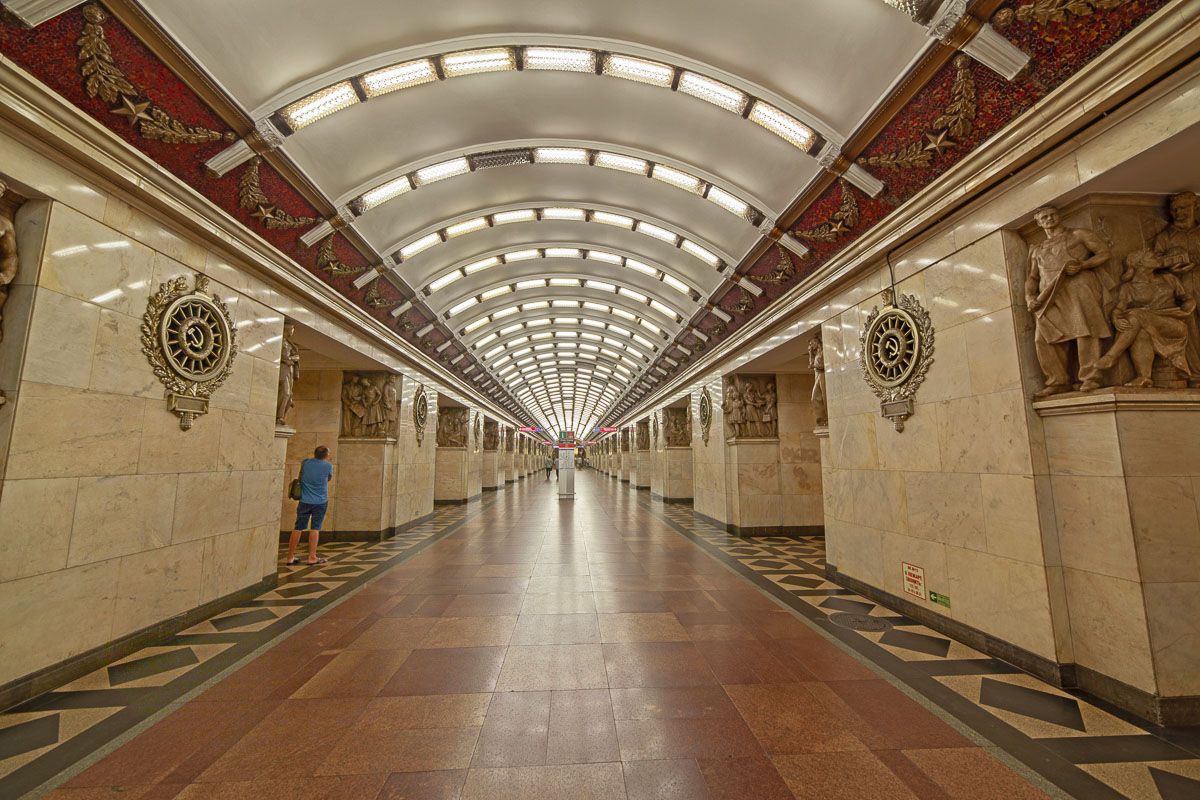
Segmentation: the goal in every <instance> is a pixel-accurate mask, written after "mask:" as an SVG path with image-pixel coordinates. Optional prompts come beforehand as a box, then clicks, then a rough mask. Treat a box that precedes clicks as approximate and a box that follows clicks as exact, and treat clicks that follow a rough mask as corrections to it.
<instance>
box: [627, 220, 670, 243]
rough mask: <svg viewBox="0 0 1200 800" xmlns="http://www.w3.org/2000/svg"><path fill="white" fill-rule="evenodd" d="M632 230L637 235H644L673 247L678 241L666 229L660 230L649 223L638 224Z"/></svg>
mask: <svg viewBox="0 0 1200 800" xmlns="http://www.w3.org/2000/svg"><path fill="white" fill-rule="evenodd" d="M634 230H635V231H637V232H638V233H644V234H646V235H647V236H653V237H654V238H655V239H658V240H659V241H662V242H667V243H669V244H671V245H674V244H675V243H677V242H678V241H679V237H678V236H676V235H675V234H673V233H671V232H670V231H669V230H667V229H666V228H660V227H658V226H657V225H652V224H650V223H649V222H639V223H638V224H637V227H636V228H634Z"/></svg>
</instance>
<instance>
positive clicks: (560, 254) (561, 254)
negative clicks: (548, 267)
mask: <svg viewBox="0 0 1200 800" xmlns="http://www.w3.org/2000/svg"><path fill="white" fill-rule="evenodd" d="M546 258H583V251H582V250H580V249H578V248H575V247H547V248H546Z"/></svg>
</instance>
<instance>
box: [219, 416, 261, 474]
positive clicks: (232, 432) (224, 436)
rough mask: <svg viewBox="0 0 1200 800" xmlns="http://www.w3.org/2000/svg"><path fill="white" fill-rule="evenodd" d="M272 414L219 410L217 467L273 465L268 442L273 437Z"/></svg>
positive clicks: (237, 467)
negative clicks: (219, 432) (219, 436)
mask: <svg viewBox="0 0 1200 800" xmlns="http://www.w3.org/2000/svg"><path fill="white" fill-rule="evenodd" d="M273 417H274V415H265V414H248V413H245V412H242V411H231V410H228V409H226V410H223V411H221V412H220V420H221V443H220V448H219V450H218V453H217V466H218V468H220V469H237V470H245V469H267V468H269V467H272V466H274V464H272V461H273V460H274V455H273V451H272V448H271V443H272V442H273V441H274V439H275V420H274V418H273Z"/></svg>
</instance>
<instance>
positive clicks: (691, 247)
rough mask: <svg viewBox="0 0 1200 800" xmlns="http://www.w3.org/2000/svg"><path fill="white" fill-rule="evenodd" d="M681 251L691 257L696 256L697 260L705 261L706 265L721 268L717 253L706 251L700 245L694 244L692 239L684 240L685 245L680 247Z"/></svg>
mask: <svg viewBox="0 0 1200 800" xmlns="http://www.w3.org/2000/svg"><path fill="white" fill-rule="evenodd" d="M679 249H680V250H682V251H683V252H685V253H688V254H689V255H693V256H695V257H696V258H698V259H700V260H701V261H703V262H704V263H705V264H708V265H709V266H710V267H719V266H721V259H720V258H719V257H718V256H717V254H716V253H713V252H712V251H710V250H706V249H704V248H703V247H701V246H700V245H698V244H696V243H695V242H693V241H692V240H691V239H684V240H683V243H682V244H680V245H679Z"/></svg>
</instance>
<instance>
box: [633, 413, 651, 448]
mask: <svg viewBox="0 0 1200 800" xmlns="http://www.w3.org/2000/svg"><path fill="white" fill-rule="evenodd" d="M636 433H637V449H638V450H649V449H650V420H648V419H644V420H642V421H641V422H639V423H637V428H636Z"/></svg>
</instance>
